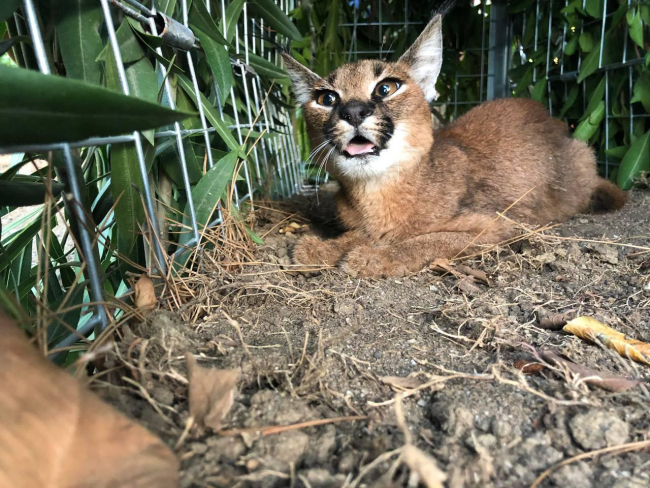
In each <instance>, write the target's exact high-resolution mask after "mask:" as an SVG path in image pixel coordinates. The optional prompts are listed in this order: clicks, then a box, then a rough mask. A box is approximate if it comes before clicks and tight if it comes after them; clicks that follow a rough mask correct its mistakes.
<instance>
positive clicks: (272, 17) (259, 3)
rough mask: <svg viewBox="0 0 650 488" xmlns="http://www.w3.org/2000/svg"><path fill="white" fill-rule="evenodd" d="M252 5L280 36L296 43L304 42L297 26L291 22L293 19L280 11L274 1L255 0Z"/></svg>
mask: <svg viewBox="0 0 650 488" xmlns="http://www.w3.org/2000/svg"><path fill="white" fill-rule="evenodd" d="M252 5H253V8H254V10H255V11H256V12H257V13H258V14H259V16H260V17H262V18H263V19H264V20H265V21H266V22H267V23H268V24H269V26H270V27H271V28H273V29H275V30H276V31H277V32H278V33H279V34H282V35H283V36H286V37H288V38H289V39H291V40H294V41H298V42H300V41H302V40H303V38H302V36H301V35H300V32H298V29H297V28H296V26H295V25H294V24H293V22H291V19H290V18H289V17H287V16H286V14H285V13H284V12H283V11H282V10H280V8H279V7H278V6H277V5H276V3H275V2H274V1H273V0H253V2H252Z"/></svg>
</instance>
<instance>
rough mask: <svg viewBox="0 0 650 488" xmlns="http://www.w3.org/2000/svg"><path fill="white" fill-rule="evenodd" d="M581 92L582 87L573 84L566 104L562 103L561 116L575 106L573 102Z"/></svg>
mask: <svg viewBox="0 0 650 488" xmlns="http://www.w3.org/2000/svg"><path fill="white" fill-rule="evenodd" d="M579 92H580V87H579V86H578V85H573V88H571V91H570V92H569V95H568V96H567V98H566V101H565V102H564V105H562V110H560V118H563V117H564V116H565V115H566V113H567V112H568V111H569V110H570V109H571V107H573V104H574V103H576V100H577V99H578V93H579Z"/></svg>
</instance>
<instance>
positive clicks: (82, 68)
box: [56, 0, 104, 84]
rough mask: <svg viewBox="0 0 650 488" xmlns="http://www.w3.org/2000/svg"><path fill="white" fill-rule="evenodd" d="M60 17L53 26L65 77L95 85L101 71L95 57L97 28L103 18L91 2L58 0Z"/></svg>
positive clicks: (98, 43) (99, 42) (99, 46)
mask: <svg viewBox="0 0 650 488" xmlns="http://www.w3.org/2000/svg"><path fill="white" fill-rule="evenodd" d="M59 3H60V12H61V13H62V14H61V18H60V19H59V21H58V23H57V24H56V38H57V40H58V41H59V47H60V49H61V56H62V58H63V64H64V66H65V71H66V75H67V76H68V77H70V78H75V79H77V80H83V81H87V82H88V83H95V84H99V81H100V78H101V69H100V66H99V64H98V63H97V61H96V59H97V55H98V54H99V53H100V52H101V50H102V40H101V37H100V36H99V28H100V27H101V25H102V23H103V21H104V15H103V14H102V9H101V6H100V4H99V2H96V1H95V0H59Z"/></svg>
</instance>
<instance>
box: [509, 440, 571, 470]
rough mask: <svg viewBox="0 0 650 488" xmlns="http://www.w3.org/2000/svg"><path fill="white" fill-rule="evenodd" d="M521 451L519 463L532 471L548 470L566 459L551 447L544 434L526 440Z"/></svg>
mask: <svg viewBox="0 0 650 488" xmlns="http://www.w3.org/2000/svg"><path fill="white" fill-rule="evenodd" d="M520 450H521V455H520V457H519V463H520V464H521V465H523V466H525V467H526V468H528V469H529V470H531V471H539V470H541V469H544V468H548V467H549V466H552V465H553V464H555V463H557V462H560V461H561V460H562V458H563V457H564V456H563V455H562V453H561V452H560V451H558V450H557V449H555V448H554V447H552V446H550V441H549V440H548V439H547V438H546V436H545V435H544V434H543V433H539V434H536V435H535V436H533V437H530V438H528V439H526V440H525V441H524V442H523V443H522V444H521V449H520Z"/></svg>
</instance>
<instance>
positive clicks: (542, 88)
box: [531, 78, 548, 104]
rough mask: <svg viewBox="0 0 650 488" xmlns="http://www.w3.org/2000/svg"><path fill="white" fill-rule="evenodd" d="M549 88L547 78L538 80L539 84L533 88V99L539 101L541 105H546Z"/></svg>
mask: <svg viewBox="0 0 650 488" xmlns="http://www.w3.org/2000/svg"><path fill="white" fill-rule="evenodd" d="M547 86H548V82H547V81H546V78H541V79H539V80H537V83H535V86H534V87H533V92H532V93H531V98H532V99H533V100H537V101H538V102H540V103H543V104H546V103H547V101H548V100H547V98H546V88H547Z"/></svg>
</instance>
